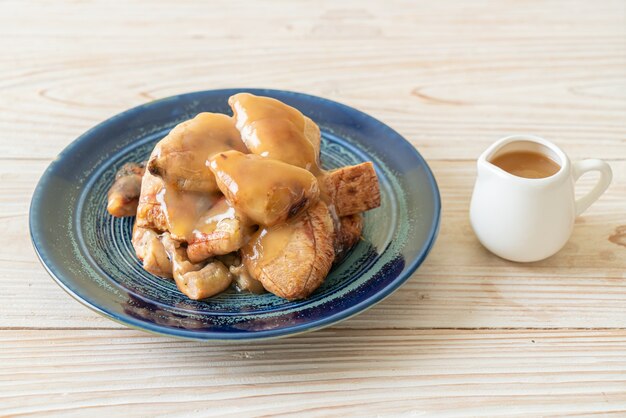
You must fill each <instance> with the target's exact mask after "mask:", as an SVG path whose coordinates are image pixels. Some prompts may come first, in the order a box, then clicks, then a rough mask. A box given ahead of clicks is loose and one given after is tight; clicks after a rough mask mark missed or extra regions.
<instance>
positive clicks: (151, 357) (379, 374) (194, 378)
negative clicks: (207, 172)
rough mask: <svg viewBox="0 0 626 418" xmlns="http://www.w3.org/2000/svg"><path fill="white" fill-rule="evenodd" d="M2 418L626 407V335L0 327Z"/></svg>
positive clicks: (520, 412) (505, 412)
mask: <svg viewBox="0 0 626 418" xmlns="http://www.w3.org/2000/svg"><path fill="white" fill-rule="evenodd" d="M0 347H2V350H0V360H1V361H0V388H1V390H0V414H2V415H15V416H37V415H45V414H49V415H55V416H59V415H62V416H80V415H84V414H85V411H90V413H91V414H102V415H105V414H109V415H110V414H113V415H115V416H118V415H119V416H122V415H127V414H128V413H129V411H132V413H133V415H136V416H155V415H159V416H165V415H167V416H172V415H176V416H182V415H185V416H252V415H255V416H256V415H264V416H268V415H272V416H298V417H301V416H327V415H329V414H332V415H335V416H336V415H346V414H347V415H350V414H358V413H359V411H360V413H362V412H363V411H365V410H366V411H368V412H367V415H369V416H376V415H379V416H391V415H393V416H398V415H401V414H405V415H408V416H413V415H425V414H435V413H436V414H440V415H441V416H450V417H464V416H549V415H551V414H555V415H556V414H594V413H595V414H602V413H615V414H617V413H622V414H623V413H625V412H626V331H623V330H605V331H593V330H587V331H583V330H581V331H573V330H560V331H549V330H519V331H515V332H512V331H500V330H488V331H461V330H418V331H411V330H395V331H394V330H360V331H350V330H330V331H321V332H316V333H312V334H305V335H302V336H298V337H294V338H290V339H287V340H278V341H269V342H258V343H252V344H216V343H211V344H207V343H191V342H185V341H177V340H173V339H168V338H162V337H153V336H148V335H144V334H141V333H138V332H136V331H131V330H127V331H121V330H109V331H105V330H97V331H79V330H74V331H63V332H62V333H61V332H56V331H0Z"/></svg>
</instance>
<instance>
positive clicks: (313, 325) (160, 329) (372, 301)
mask: <svg viewBox="0 0 626 418" xmlns="http://www.w3.org/2000/svg"><path fill="white" fill-rule="evenodd" d="M241 91H248V92H253V93H255V94H263V93H270V94H271V93H276V94H288V95H293V96H297V97H300V98H302V99H304V100H312V101H316V102H322V103H325V104H326V105H330V106H338V107H340V108H342V109H343V110H344V111H347V112H348V113H351V114H353V115H355V116H358V117H360V118H366V119H369V120H370V121H372V122H375V123H377V124H378V125H380V126H381V127H383V128H385V129H386V130H388V131H389V132H390V133H391V134H393V135H395V136H396V137H397V138H398V139H400V140H401V143H402V144H403V145H404V146H405V147H406V148H408V149H410V152H411V154H412V156H413V157H414V158H416V159H417V160H418V161H419V162H420V163H421V166H422V167H423V168H424V171H425V174H426V177H427V180H428V181H427V183H428V185H429V187H430V190H431V191H432V197H433V222H432V223H431V225H430V226H429V228H428V235H427V240H426V241H427V244H426V245H425V246H423V247H422V249H421V251H420V252H419V253H418V254H417V256H416V257H414V258H413V259H412V260H411V262H410V263H409V264H408V266H406V267H405V269H404V270H403V271H402V272H401V273H400V274H398V275H397V276H396V277H394V278H393V280H392V281H391V282H390V283H389V284H388V285H387V286H386V287H384V288H383V289H381V290H380V291H379V292H377V293H375V294H374V295H371V296H369V297H368V298H366V299H363V300H361V301H360V302H358V303H356V304H354V305H352V306H350V307H349V308H346V309H344V310H341V311H338V312H335V313H332V314H330V315H328V316H325V317H322V318H318V319H315V320H312V321H310V322H305V323H301V324H296V325H291V326H287V327H284V328H278V329H264V330H260V331H242V332H240V333H227V332H222V331H200V330H189V329H175V328H169V327H165V326H161V325H159V324H156V323H151V322H147V321H144V320H141V319H137V318H134V317H132V316H121V315H118V314H116V313H114V312H108V311H107V310H105V309H102V308H101V307H100V306H98V304H97V301H94V300H88V298H86V297H83V296H81V295H79V294H78V293H77V292H76V291H75V289H73V288H71V287H70V286H69V285H67V284H66V283H65V282H64V280H63V278H62V277H59V276H58V275H57V274H56V273H55V272H54V271H53V270H52V269H51V268H50V267H49V266H48V264H46V261H44V259H45V258H48V257H45V253H46V250H45V248H43V247H44V246H45V242H40V241H39V240H38V239H37V238H36V237H35V234H34V230H36V229H37V228H38V225H37V219H36V217H35V213H36V212H37V209H36V208H35V205H36V202H37V201H38V199H39V198H40V195H41V194H42V189H43V187H44V185H45V183H46V182H47V180H48V178H49V177H50V176H52V174H53V171H54V168H55V167H56V165H57V164H60V163H61V161H62V158H63V155H64V154H65V153H67V152H70V151H71V150H72V149H73V148H74V146H76V145H77V144H78V143H80V142H81V141H82V140H84V139H85V138H86V137H88V136H89V135H91V134H92V132H94V131H96V130H98V129H99V128H102V127H104V126H106V125H109V124H110V123H113V122H115V121H116V120H117V119H119V118H121V117H125V116H131V115H133V114H136V113H140V112H142V111H144V110H145V109H146V108H150V107H151V106H153V105H156V104H157V103H159V102H162V101H165V100H178V99H180V98H181V97H182V96H188V97H193V96H194V95H203V94H207V93H211V94H220V93H221V94H234V93H236V92H241ZM403 151H404V150H403ZM441 207H442V204H441V196H440V191H439V187H438V184H437V180H436V179H435V176H434V174H433V172H432V169H431V168H430V166H429V165H428V163H427V162H426V160H425V159H424V157H422V155H421V154H420V152H419V151H418V150H417V148H416V147H415V146H413V145H412V144H411V143H410V142H409V141H407V140H406V138H404V136H402V135H400V133H398V132H397V131H396V130H394V129H393V128H391V127H390V126H389V125H387V124H385V123H384V122H382V121H380V120H378V119H376V118H374V117H373V116H371V115H369V114H367V113H365V112H362V111H360V110H358V109H356V108H354V107H351V106H348V105H346V104H343V103H341V102H337V101H334V100H330V99H326V98H323V97H320V96H315V95H311V94H307V93H301V92H296V91H291V90H281V89H266V88H223V89H209V90H199V91H192V92H187V93H180V94H175V95H172V96H167V97H164V98H161V99H157V100H153V101H150V102H147V103H143V104H140V105H137V106H134V107H132V108H130V109H127V110H124V111H122V112H120V113H117V114H115V115H113V116H111V117H109V118H107V119H105V120H103V121H101V122H99V123H98V124H96V125H94V126H93V127H91V128H89V129H88V130H87V131H85V132H84V133H82V134H81V135H79V136H78V137H77V138H76V139H74V140H73V141H72V142H70V143H69V144H68V145H67V146H65V147H64V148H63V149H62V150H61V152H60V153H59V154H58V155H57V156H56V157H55V158H53V159H52V161H51V162H50V164H49V165H48V166H47V167H46V169H45V171H44V172H43V173H42V175H41V177H40V178H39V180H38V182H37V185H36V187H35V189H34V191H33V194H32V197H31V201H30V205H29V220H28V227H29V235H30V238H31V243H32V245H33V248H34V250H35V254H36V255H37V258H38V259H39V262H40V263H41V265H42V266H43V267H44V269H45V270H46V272H47V273H48V274H49V275H50V276H51V277H52V279H53V280H54V281H55V282H56V283H57V285H59V287H61V288H62V289H63V290H64V291H65V292H66V293H68V294H69V295H70V296H71V297H72V298H74V299H75V300H77V301H78V302H80V303H81V304H82V305H84V306H86V307H87V308H89V309H90V310H92V311H94V312H96V313H98V314H100V315H102V316H104V317H106V318H108V319H110V320H113V321H114V322H117V323H119V324H122V325H124V326H127V327H130V328H133V329H137V330H141V331H145V332H150V333H153V334H156V335H162V336H168V337H176V338H182V339H187V340H196V341H242V340H244V341H245V340H249V341H251V340H267V339H277V338H283V337H288V336H293V335H298V334H303V333H306V332H312V331H316V330H319V329H321V328H325V327H328V326H331V325H334V324H337V323H339V322H341V321H344V320H347V319H349V318H351V317H353V316H355V315H357V314H359V313H362V312H364V311H366V310H367V309H369V308H371V307H373V306H375V305H377V304H378V303H380V302H381V301H383V300H384V299H385V298H387V297H388V296H390V295H391V294H393V293H394V292H395V291H396V290H397V289H398V288H399V287H400V286H401V285H402V284H404V283H405V282H406V281H407V280H408V279H409V278H410V277H411V275H412V274H413V273H414V272H415V271H416V270H417V269H418V267H419V266H420V265H421V264H422V263H423V262H424V260H425V259H426V257H427V256H428V254H429V253H430V251H431V249H432V247H433V245H434V244H435V241H436V240H437V236H438V233H439V228H440V224H441ZM52 263H54V262H53V261H52ZM112 329H114V328H112Z"/></svg>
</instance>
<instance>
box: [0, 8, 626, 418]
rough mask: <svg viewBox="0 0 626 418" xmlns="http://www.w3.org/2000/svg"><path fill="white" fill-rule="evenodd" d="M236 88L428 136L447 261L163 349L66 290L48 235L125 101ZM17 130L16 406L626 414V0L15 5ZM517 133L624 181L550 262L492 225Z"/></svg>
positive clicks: (417, 137) (5, 39) (9, 217)
mask: <svg viewBox="0 0 626 418" xmlns="http://www.w3.org/2000/svg"><path fill="white" fill-rule="evenodd" d="M179 3H180V4H179ZM236 86H243V87H245V86H250V87H270V88H278V89H290V90H297V91H302V92H306V93H311V94H315V95H319V96H324V97H328V98H330V99H333V100H337V101H340V102H343V103H346V104H348V105H350V106H354V107H356V108H358V109H361V110H363V111H365V112H368V113H370V114H372V115H373V116H374V117H376V118H379V119H380V120H382V121H384V122H385V123H387V124H389V125H390V126H392V127H393V128H395V129H396V130H398V131H399V132H400V133H401V134H403V135H404V136H405V137H406V138H407V139H408V140H409V141H411V142H412V143H413V144H414V145H415V146H416V147H417V148H418V149H419V151H420V152H421V153H422V155H424V157H425V158H426V159H427V160H428V162H429V164H430V165H431V167H432V169H433V171H434V173H435V176H436V177H437V180H438V182H439V187H440V189H441V194H442V198H443V213H442V223H441V232H440V234H439V238H438V241H437V244H436V246H435V248H434V249H433V251H432V253H431V255H430V257H429V258H428V260H427V261H426V262H425V263H424V264H423V266H422V267H421V268H420V269H419V270H418V272H417V273H416V274H414V275H413V277H411V279H410V280H408V282H407V283H406V284H405V285H404V286H403V287H402V288H401V289H400V290H399V291H398V292H396V293H395V294H394V295H392V296H391V297H389V298H388V299H386V300H385V301H384V302H382V303H380V304H379V305H378V306H376V307H375V308H373V309H371V310H369V311H368V312H366V313H364V314H362V315H359V316H357V317H356V318H353V319H351V320H348V321H346V322H343V323H341V324H339V325H337V326H335V327H332V328H329V329H326V330H323V331H318V332H314V333H310V334H306V335H302V336H298V337H294V338H289V339H284V340H278V341H269V342H258V343H253V344H218V343H193V342H187V341H178V340H174V339H169V338H162V337H155V336H152V335H149V334H145V333H143V332H139V331H135V330H131V329H126V328H124V327H122V326H120V325H118V324H117V323H114V322H111V321H109V320H107V319H105V318H103V317H100V316H98V315H96V314H95V313H93V312H91V311H90V310H88V309H86V308H85V307H83V306H82V305H80V304H79V303H78V302H76V301H74V300H73V299H72V298H71V297H69V296H68V295H67V294H65V293H64V292H63V291H62V290H61V289H60V288H59V287H58V286H57V285H56V284H55V283H54V282H53V281H52V280H51V279H50V278H49V277H48V275H47V273H46V272H45V270H44V269H43V267H42V266H41V265H40V264H39V262H38V261H37V259H36V257H35V254H34V252H33V249H32V246H31V243H30V238H29V234H28V206H29V202H30V197H31V193H32V191H33V189H34V187H35V184H36V182H37V180H38V179H39V176H40V175H41V173H42V172H43V170H44V169H45V168H46V166H47V165H48V164H49V163H50V161H51V160H52V159H54V158H55V155H57V154H58V153H59V152H60V151H61V150H62V149H63V148H64V147H65V146H66V145H67V144H69V143H70V142H71V141H72V140H73V139H74V138H76V137H77V136H78V135H79V134H81V133H82V132H84V131H85V130H87V129H88V128H89V127H91V126H93V125H94V124H96V123H98V122H100V121H102V120H104V119H106V118H108V117H110V116H112V115H114V114H116V113H118V112H120V111H122V110H124V109H127V108H129V107H132V106H135V105H139V104H142V103H146V102H149V101H151V100H155V99H158V98H162V97H166V96H169V95H172V94H176V93H181V92H187V91H193V90H202V89H213V88H222V87H236ZM0 129H1V130H0V132H1V133H0V151H1V152H0V161H1V164H0V179H1V180H2V182H0V202H1V205H0V230H1V231H2V235H3V245H2V247H1V249H0V285H1V286H2V295H3V297H2V302H1V303H0V385H1V391H0V415H13V414H14V415H18V416H21V415H31V414H32V415H38V414H50V415H55V416H85V415H98V414H102V415H105V414H106V415H108V416H111V415H112V416H125V417H126V416H152V415H167V416H170V415H185V416H187V415H189V416H207V415H217V416H248V415H283V414H284V415H294V416H298V417H300V416H305V415H310V416H322V415H343V416H345V415H359V416H364V415H381V416H395V415H401V414H403V415H406V416H418V415H419V416H421V415H430V414H440V415H445V416H482V415H487V416H493V415H516V414H518V415H521V416H538V415H553V414H554V415H558V414H570V415H576V414H593V413H599V414H607V415H610V414H615V415H620V416H623V414H624V413H625V411H626V2H624V1H623V0H622V1H620V0H616V1H603V0H599V1H525V2H512V1H472V2H466V1H461V0H446V1H419V2H417V1H413V2H408V1H407V2H400V1H395V0H386V1H364V0H359V1H356V0H350V1H342V2H335V1H330V0H325V1H316V2H313V1H311V2H296V1H288V0H284V1H283V0H274V1H264V2H258V3H253V2H249V3H246V2H239V1H233V0H229V1H220V2H211V4H210V5H209V2H201V1H197V2H194V1H185V2H173V1H127V2H121V1H120V2H111V1H104V0H102V1H64V2H61V1H30V2H22V1H18V0H13V1H11V0H9V1H3V2H1V3H0ZM517 132H522V133H534V134H538V135H542V136H545V137H546V138H549V139H551V140H553V141H555V142H556V143H557V144H559V145H560V146H562V147H563V149H564V150H565V151H566V152H567V153H569V155H570V157H571V158H572V159H581V158H586V157H594V158H604V159H606V160H608V161H609V162H610V164H611V166H612V167H613V170H614V182H613V185H612V186H611V187H610V189H609V190H608V192H607V193H606V194H605V195H604V196H603V197H602V198H601V199H600V200H599V201H598V202H597V203H596V204H594V205H593V206H592V207H591V209H589V211H588V212H586V213H585V214H584V216H582V217H581V218H580V219H578V221H577V225H576V229H575V232H574V235H573V237H572V239H571V241H570V242H569V243H568V244H567V246H566V247H565V248H564V249H563V250H562V251H561V252H559V253H558V254H557V255H555V256H553V257H551V258H549V259H547V260H545V261H542V262H538V263H533V264H515V263H510V262H507V261H504V260H501V259H499V258H497V257H495V256H493V255H491V254H489V253H488V252H487V251H486V250H485V249H483V248H482V247H481V246H480V245H479V243H478V242H477V240H476V238H475V236H474V234H473V233H472V230H471V228H470V225H469V221H468V205H469V198H470V194H471V189H472V184H473V181H474V175H475V159H476V158H477V156H478V155H479V154H480V153H481V152H482V150H483V149H485V148H486V147H487V146H488V145H489V144H490V143H492V142H493V141H495V140H496V139H498V138H500V137H502V136H505V135H507V134H510V133H517ZM592 184H593V178H589V179H587V178H585V179H583V180H582V181H581V182H580V184H579V192H581V193H582V192H584V191H585V190H588V189H589V188H590V187H591V185H592Z"/></svg>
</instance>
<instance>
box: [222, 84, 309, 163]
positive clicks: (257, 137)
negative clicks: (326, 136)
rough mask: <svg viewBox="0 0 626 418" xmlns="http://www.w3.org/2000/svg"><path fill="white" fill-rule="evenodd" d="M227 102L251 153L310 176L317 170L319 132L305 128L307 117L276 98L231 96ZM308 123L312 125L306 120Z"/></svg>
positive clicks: (246, 94)
mask: <svg viewBox="0 0 626 418" xmlns="http://www.w3.org/2000/svg"><path fill="white" fill-rule="evenodd" d="M228 103H229V104H230V106H231V107H232V109H233V112H234V114H235V116H234V117H235V119H236V121H237V128H239V129H240V130H241V136H242V138H243V140H244V142H245V143H246V146H247V147H248V148H249V149H250V151H251V152H253V153H255V154H257V155H260V156H262V157H267V158H271V159H274V160H279V161H282V162H285V163H288V164H291V165H295V166H298V167H301V168H304V169H306V170H309V171H311V172H312V173H314V174H318V173H319V172H320V171H321V169H320V167H319V148H316V146H315V145H316V144H317V146H318V147H319V141H320V138H319V129H313V130H312V129H307V128H308V126H307V125H308V123H307V119H308V118H305V116H304V115H303V114H302V113H300V111H298V110H297V109H294V108H293V107H291V106H288V105H286V104H284V103H282V102H280V101H278V100H276V99H272V98H270V97H260V96H255V95H252V94H249V93H239V94H235V95H234V96H231V98H230V99H229V100H228ZM308 122H310V124H313V122H312V121H310V119H309V120H308ZM313 126H315V125H314V124H313Z"/></svg>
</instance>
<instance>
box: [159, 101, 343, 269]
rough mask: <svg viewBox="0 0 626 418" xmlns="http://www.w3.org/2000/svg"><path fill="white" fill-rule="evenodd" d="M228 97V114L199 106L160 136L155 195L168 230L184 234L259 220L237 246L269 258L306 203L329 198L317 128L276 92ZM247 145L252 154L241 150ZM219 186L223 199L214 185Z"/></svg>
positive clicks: (295, 226) (278, 253)
mask: <svg viewBox="0 0 626 418" xmlns="http://www.w3.org/2000/svg"><path fill="white" fill-rule="evenodd" d="M229 103H230V105H231V107H232V108H233V111H234V113H235V117H234V118H229V117H227V116H225V115H219V114H212V113H201V114H199V115H198V116H196V117H195V118H194V119H191V120H189V121H187V122H183V123H181V124H180V125H178V126H177V127H175V128H174V129H173V130H172V132H170V134H169V135H168V136H167V137H166V138H165V139H164V140H163V141H162V142H161V143H160V144H159V146H158V147H157V148H158V149H157V150H155V151H156V154H155V157H154V160H155V167H156V168H158V169H159V171H158V175H159V176H160V177H162V178H163V179H164V180H165V181H164V186H163V187H162V189H161V190H160V191H159V192H158V193H157V200H158V202H159V203H160V204H161V207H162V209H163V212H164V214H165V216H166V219H167V221H168V225H169V231H170V233H171V234H172V236H173V237H174V238H176V239H183V240H185V241H188V242H189V241H190V240H193V239H194V238H197V235H199V234H210V233H212V232H214V231H215V230H216V228H217V226H218V224H219V222H220V221H223V220H225V219H234V218H235V217H237V218H239V219H240V220H241V219H244V220H245V221H244V224H246V225H248V226H250V225H254V224H256V225H259V226H260V228H259V229H258V231H257V232H255V233H254V234H253V235H252V236H251V237H250V241H249V243H248V245H245V246H244V247H243V248H242V249H241V251H242V252H243V253H245V254H247V255H248V256H250V257H252V258H254V259H257V260H258V259H260V258H262V259H263V263H264V264H265V263H271V262H272V261H273V260H275V259H276V258H277V257H280V256H281V255H282V254H283V251H284V248H285V247H286V246H287V245H288V243H289V242H290V240H291V239H292V237H293V234H294V233H295V232H296V231H297V230H298V228H299V222H300V219H301V216H302V214H303V213H304V212H305V211H306V209H307V208H308V207H309V205H312V204H315V202H316V201H317V200H318V199H320V198H321V199H323V200H324V201H326V202H327V203H329V204H330V203H331V200H332V199H331V196H330V194H329V193H327V192H326V190H325V188H324V184H325V182H324V176H325V172H324V171H323V170H322V169H321V168H320V164H319V157H318V155H319V141H320V137H319V128H317V126H316V125H315V124H314V123H313V122H312V121H311V120H310V119H308V118H305V116H303V115H302V113H300V112H299V111H298V110H296V109H294V108H292V107H290V106H287V105H285V104H283V103H281V102H279V101H277V100H275V99H271V98H267V97H257V96H253V95H250V94H246V93H241V94H237V95H235V96H232V97H231V98H230V100H229ZM307 119H308V120H307ZM235 121H236V124H237V126H236V127H235ZM307 124H308V125H307ZM312 127H313V128H312ZM237 128H239V129H240V130H241V132H242V135H241V137H240V136H239V131H238V130H237ZM242 138H243V141H245V145H244V143H243V142H242ZM248 149H249V150H250V151H251V152H253V153H254V154H245V152H248ZM256 154H258V155H256ZM151 160H152V159H151ZM151 172H152V170H151ZM181 180H182V181H181ZM219 190H221V192H222V193H223V194H224V195H225V196H226V199H224V198H222V197H221V196H220V195H219V193H214V192H216V191H219ZM329 207H330V209H331V216H332V217H333V222H334V223H335V225H336V226H337V225H338V224H339V222H338V219H337V216H336V214H335V213H334V208H333V207H332V205H329Z"/></svg>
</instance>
